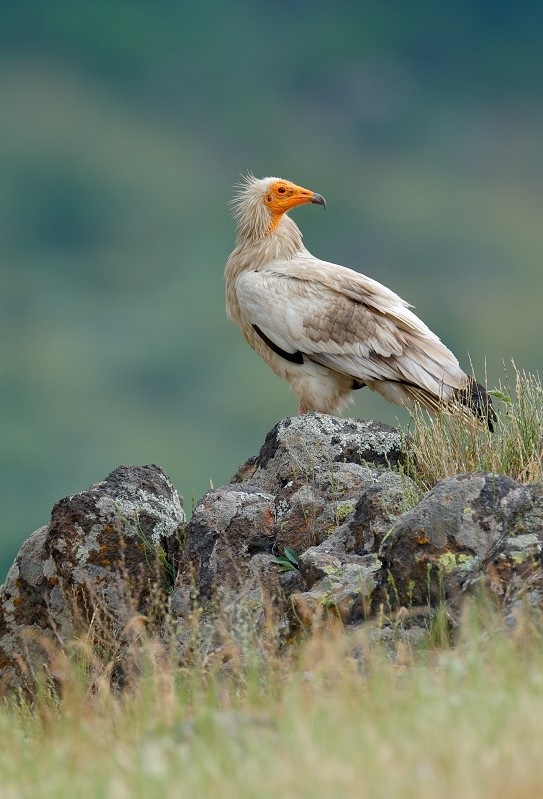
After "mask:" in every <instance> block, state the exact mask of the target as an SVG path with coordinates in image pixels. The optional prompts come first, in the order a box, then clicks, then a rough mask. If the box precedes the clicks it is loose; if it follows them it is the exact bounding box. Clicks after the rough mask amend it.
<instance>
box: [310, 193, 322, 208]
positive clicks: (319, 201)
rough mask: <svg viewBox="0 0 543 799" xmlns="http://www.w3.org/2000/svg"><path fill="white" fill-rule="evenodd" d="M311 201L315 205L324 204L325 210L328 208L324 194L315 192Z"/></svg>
mask: <svg viewBox="0 0 543 799" xmlns="http://www.w3.org/2000/svg"><path fill="white" fill-rule="evenodd" d="M311 202H312V203H314V204H315V205H322V207H323V208H324V210H326V200H325V199H324V197H323V196H322V194H317V193H316V192H314V193H313V196H312V197H311Z"/></svg>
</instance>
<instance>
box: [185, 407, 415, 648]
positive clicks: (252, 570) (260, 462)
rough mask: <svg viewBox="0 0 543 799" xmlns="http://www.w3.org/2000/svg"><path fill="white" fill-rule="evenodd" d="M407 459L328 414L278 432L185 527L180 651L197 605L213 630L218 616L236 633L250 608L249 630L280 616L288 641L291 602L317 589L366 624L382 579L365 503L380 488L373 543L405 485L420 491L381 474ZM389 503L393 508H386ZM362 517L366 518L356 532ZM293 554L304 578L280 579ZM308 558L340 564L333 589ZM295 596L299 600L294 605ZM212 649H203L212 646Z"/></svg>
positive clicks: (376, 432) (384, 438) (381, 428)
mask: <svg viewBox="0 0 543 799" xmlns="http://www.w3.org/2000/svg"><path fill="white" fill-rule="evenodd" d="M401 457H402V440H401V436H400V434H399V433H398V432H397V431H395V430H394V429H393V428H391V427H389V426H387V425H381V424H378V423H375V422H358V421H354V420H352V419H336V418H334V417H330V416H326V415H323V414H307V415H305V416H300V417H295V418H293V419H285V420H283V421H282V422H280V423H279V424H278V425H276V427H275V428H274V429H273V430H272V431H271V432H270V433H269V434H268V435H267V436H266V441H265V442H264V445H263V447H262V449H261V450H260V453H259V454H258V456H256V457H255V458H251V459H250V460H249V461H247V462H246V463H245V464H244V465H243V466H242V467H241V468H240V470H239V471H238V473H237V474H236V476H235V478H234V482H233V483H231V484H230V485H228V486H225V487H224V488H222V489H218V490H214V491H209V492H207V494H206V495H205V496H204V497H203V499H202V500H201V501H200V502H199V503H198V505H197V506H196V509H195V512H194V515H193V517H192V519H191V521H190V523H189V524H188V527H187V536H186V548H185V557H184V561H183V568H182V569H181V571H180V573H179V577H178V581H177V584H176V588H175V590H174V593H173V597H172V609H173V612H174V614H175V616H176V618H177V621H178V635H179V638H180V641H181V642H182V646H184V645H186V642H187V639H188V638H189V637H190V629H189V628H190V624H189V622H188V621H187V619H189V615H190V612H191V608H192V607H193V606H194V598H195V596H197V597H198V602H200V603H201V610H202V612H203V616H202V617H201V620H202V622H203V624H204V626H207V628H209V629H212V627H213V625H212V624H208V622H209V620H210V618H211V617H212V616H215V617H217V616H218V615H222V618H223V622H224V626H225V627H226V628H227V629H228V630H229V631H232V632H234V630H235V627H236V622H235V620H234V619H233V618H232V616H231V613H232V609H235V610H236V612H238V613H239V611H240V608H241V605H242V604H243V603H244V604H245V618H246V619H249V625H250V626H251V628H252V629H258V626H259V624H260V623H261V622H262V621H263V620H265V619H266V618H267V617H268V616H269V613H270V612H274V613H275V614H276V617H277V618H278V620H279V623H280V626H281V629H282V630H283V631H284V632H285V634H288V632H289V631H290V630H292V629H293V627H295V626H296V624H297V623H298V621H299V619H298V620H297V618H296V614H294V615H293V614H292V607H293V602H298V603H302V605H303V603H304V602H305V601H306V600H307V602H308V603H310V597H306V596H305V595H306V593H308V592H310V591H312V590H313V587H314V585H315V584H316V583H319V586H318V587H317V588H316V589H315V590H316V591H317V594H318V597H320V599H319V602H320V600H321V599H323V597H324V596H325V595H327V596H328V598H329V600H330V601H329V607H332V606H333V605H334V602H335V600H334V601H332V599H331V598H330V597H332V595H333V596H335V597H336V599H337V603H336V604H337V607H339V608H341V614H343V615H345V614H346V615H345V618H347V617H348V618H349V619H350V620H353V619H354V618H356V616H357V613H358V615H359V616H360V617H361V614H362V612H363V611H362V606H363V605H365V604H366V599H367V597H368V596H369V594H371V590H370V587H371V588H372V589H373V587H374V586H375V583H376V579H375V578H374V576H373V575H374V573H375V572H376V571H377V566H376V562H377V561H376V559H375V558H374V557H373V556H371V555H370V552H371V550H370V548H366V549H364V542H367V541H368V540H369V537H370V529H368V532H367V537H366V538H364V536H363V535H362V532H361V525H362V521H361V518H362V515H363V514H362V510H361V507H362V506H361V497H363V496H364V495H365V492H367V491H370V490H371V489H374V488H377V489H379V490H380V491H381V492H382V494H383V503H382V508H381V515H380V516H379V519H375V523H374V524H373V527H371V525H370V527H371V531H372V533H371V534H372V535H373V536H374V537H375V536H377V534H378V531H380V534H381V535H382V534H383V528H384V527H385V526H386V529H388V527H389V526H390V524H391V522H392V520H393V519H395V518H396V517H397V515H398V513H399V512H400V507H401V505H402V502H404V504H405V496H404V494H405V491H404V489H405V488H406V486H407V485H408V484H409V485H411V488H412V492H413V491H416V489H414V486H413V484H412V483H411V481H410V480H409V479H408V478H406V477H403V476H402V475H400V474H399V473H397V472H395V473H393V472H391V471H389V470H388V469H386V468H385V465H388V466H393V465H397V464H398V463H399V461H400V459H401ZM385 497H389V499H390V506H389V507H388V508H387V509H385V507H384V504H385V499H384V498H385ZM368 502H369V500H368ZM362 504H363V503H362ZM370 504H371V503H370ZM357 508H358V516H359V517H360V518H359V519H358V522H357V524H356V525H355V526H354V527H353V529H352V530H351V529H350V527H349V523H350V520H351V519H352V517H353V514H356V512H357ZM379 540H380V539H379ZM287 547H288V548H289V549H293V550H294V551H295V552H297V553H298V554H299V555H300V569H299V571H296V570H293V571H292V572H290V573H287V574H281V570H280V568H278V566H277V564H276V563H275V560H274V556H278V555H281V554H282V553H283V552H284V550H285V548H287ZM357 547H358V549H359V551H357ZM311 553H313V555H312V554H311ZM312 557H313V562H314V563H316V562H317V560H319V559H323V561H324V560H326V559H328V560H330V558H332V559H334V560H335V561H337V564H338V567H337V575H339V574H340V573H341V575H342V578H341V580H339V578H337V579H336V577H337V575H336V577H334V578H333V580H332V583H333V585H332V586H331V584H330V575H329V574H326V575H323V574H321V573H319V571H318V569H316V568H310V567H309V562H310V559H311V558H312ZM370 561H371V563H370ZM370 573H371V575H372V577H371V580H370V579H369V577H368V575H369V574H370ZM325 578H326V579H325ZM323 579H324V580H325V582H324V583H322V585H321V584H320V583H321V582H322V580H323ZM368 592H369V593H368ZM295 594H296V595H299V596H300V597H301V598H300V599H298V600H293V599H291V598H292V597H293V596H294V595H295ZM317 594H316V596H317ZM233 598H235V599H233ZM338 603H339V604H338ZM324 604H326V603H325V602H323V605H322V606H324ZM302 605H300V607H301V606H302ZM347 609H349V612H348V613H347ZM364 612H365V611H364ZM225 617H226V621H224V619H225ZM238 637H239V636H238ZM216 643H217V642H216V641H214V642H212V641H207V642H206V647H208V648H209V647H210V646H212V645H214V644H216ZM200 644H201V642H200Z"/></svg>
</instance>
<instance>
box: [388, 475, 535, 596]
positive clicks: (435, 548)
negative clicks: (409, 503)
mask: <svg viewBox="0 0 543 799" xmlns="http://www.w3.org/2000/svg"><path fill="white" fill-rule="evenodd" d="M542 507H543V506H542V504H541V491H540V490H537V489H536V488H535V487H534V486H524V485H519V484H518V483H516V482H515V481H514V480H512V479H511V478H509V477H505V476H503V475H496V474H491V473H489V472H480V473H475V474H468V475H459V476H457V477H452V478H450V479H448V480H443V481H442V482H440V483H438V485H436V486H435V487H434V488H433V489H432V490H431V491H429V492H428V493H427V494H426V495H425V496H424V497H423V499H422V500H421V502H420V503H419V504H418V505H417V506H416V507H414V508H413V509H412V510H410V511H408V512H407V513H405V514H404V515H403V516H402V517H401V518H400V519H399V520H398V521H397V522H396V523H395V524H394V525H393V526H392V528H391V530H390V532H389V533H388V534H387V535H385V537H384V538H383V540H382V543H381V546H380V550H379V556H380V558H381V559H382V560H383V563H384V565H385V568H386V569H387V570H388V571H389V573H390V575H391V578H392V581H393V583H394V590H395V593H396V595H397V598H398V601H399V602H400V603H403V604H415V605H417V604H424V603H425V602H428V601H430V602H432V603H435V602H437V601H439V599H443V598H444V597H445V598H446V599H450V600H453V601H454V600H455V599H456V598H457V597H458V594H459V593H460V592H462V591H464V590H465V589H466V588H469V587H470V586H471V585H473V584H474V583H475V582H477V581H478V580H479V578H481V577H482V576H486V577H489V575H490V574H491V573H492V571H493V570H494V569H496V568H497V567H498V566H499V564H502V566H501V568H502V571H503V564H505V563H508V564H510V563H511V551H512V547H513V548H515V547H516V548H518V547H520V548H521V549H522V550H523V551H524V552H527V551H529V552H530V553H534V552H535V553H537V552H539V551H540V550H541V540H542V532H543V531H542V528H541V511H542ZM519 535H520V536H521V538H519ZM526 535H528V538H524V537H522V536H526Z"/></svg>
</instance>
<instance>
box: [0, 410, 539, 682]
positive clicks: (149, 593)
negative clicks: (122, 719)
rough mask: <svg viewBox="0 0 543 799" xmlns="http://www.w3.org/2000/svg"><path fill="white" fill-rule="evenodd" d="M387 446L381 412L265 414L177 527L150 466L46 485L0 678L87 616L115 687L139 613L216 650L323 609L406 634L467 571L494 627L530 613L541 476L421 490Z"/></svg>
mask: <svg viewBox="0 0 543 799" xmlns="http://www.w3.org/2000/svg"><path fill="white" fill-rule="evenodd" d="M402 458H403V455H402V439H401V436H400V434H399V433H398V432H397V431H395V430H394V429H393V428H390V427H388V426H387V425H380V424H377V423H375V422H357V421H354V420H349V419H335V418H333V417H329V416H324V415H322V414H307V415H305V416H301V417H296V418H294V419H285V420H283V421H282V422H280V423H279V424H278V425H276V427H275V428H274V429H273V430H272V431H271V432H270V433H269V434H268V435H267V436H266V440H265V442H264V445H263V446H262V449H261V450H260V452H259V454H258V455H257V456H255V457H254V458H251V459H249V460H248V461H247V462H246V463H245V464H244V465H243V466H242V467H240V469H239V470H238V473H237V475H236V477H235V479H234V481H233V482H232V483H230V484H229V485H226V486H224V487H223V488H219V489H214V490H212V491H208V492H207V493H206V494H205V496H204V497H203V498H202V499H201V500H200V502H199V503H198V504H197V506H196V508H195V511H194V514H193V517H192V519H191V520H190V522H189V523H188V524H187V525H185V523H184V514H183V510H182V504H181V499H180V497H179V495H178V494H177V492H176V490H175V489H174V487H173V486H172V484H171V483H170V481H169V480H168V478H167V476H166V475H165V474H164V472H163V471H162V470H161V469H159V468H158V467H157V466H143V467H131V466H121V467H119V468H118V469H116V470H115V471H114V472H112V473H111V474H110V475H109V476H108V477H107V478H106V479H105V480H104V481H103V482H102V483H98V484H96V485H93V486H91V487H90V488H89V490H88V491H85V492H82V493H81V494H75V495H74V496H71V497H67V498H65V499H63V500H61V501H60V502H58V503H57V504H56V505H55V507H54V508H53V512H52V515H51V521H50V523H49V524H48V525H47V526H46V527H42V528H41V529H40V530H37V531H36V532H35V533H34V534H33V535H32V536H31V537H30V538H29V539H28V540H27V541H26V542H25V543H24V545H23V547H22V548H21V551H20V552H19V554H18V555H17V558H16V560H15V563H14V564H13V566H12V568H11V569H10V571H9V573H8V578H7V581H6V583H5V585H4V586H3V587H2V588H1V589H0V687H1V685H2V682H3V683H4V684H5V685H10V686H12V687H13V686H16V685H22V686H28V687H31V685H32V681H33V680H34V677H35V674H36V673H37V672H39V670H40V668H41V667H42V666H43V663H44V661H47V660H48V658H50V656H51V652H52V651H53V648H54V647H57V649H58V647H59V646H60V647H62V646H64V645H65V644H66V643H67V642H68V641H69V640H70V638H71V637H73V636H74V635H77V634H79V633H80V632H81V631H83V632H85V631H86V630H87V631H88V629H89V627H91V628H92V634H93V635H95V636H96V634H97V632H100V631H101V632H102V635H103V636H104V637H103V640H102V641H101V642H100V644H101V646H102V655H103V656H104V657H105V658H106V660H107V657H108V656H109V659H110V661H111V662H113V661H115V662H116V663H117V664H118V669H117V675H116V679H117V684H121V683H122V677H123V674H124V673H125V672H123V668H124V665H123V664H124V663H125V662H126V657H125V655H126V656H127V653H128V652H129V650H130V649H132V651H134V650H135V649H136V647H132V648H131V647H129V646H127V644H128V643H130V641H133V640H134V634H133V633H131V632H130V630H131V624H132V622H133V620H134V618H138V617H141V616H145V618H146V619H147V620H150V623H154V624H155V627H154V629H155V630H157V629H159V628H160V625H161V624H162V623H165V621H166V618H167V621H168V625H169V624H170V623H171V622H172V620H173V623H174V626H175V629H176V632H177V642H178V646H179V654H180V656H181V659H183V660H186V661H187V662H188V661H189V660H190V658H191V657H192V656H193V655H194V654H195V653H198V655H199V656H200V657H202V656H203V657H204V662H207V660H206V658H208V657H215V656H218V657H220V658H222V659H223V661H225V662H226V661H227V660H228V658H230V657H238V656H239V655H240V654H241V655H243V653H249V652H253V653H254V651H255V644H256V647H257V650H258V647H259V646H261V645H265V643H266V640H268V639H269V637H270V636H271V637H273V640H274V641H275V642H276V643H277V641H279V642H285V641H289V640H292V639H293V637H295V636H296V635H297V634H298V632H299V631H300V630H305V629H312V628H314V626H315V625H316V624H319V623H320V622H321V621H322V620H323V619H330V618H332V619H334V620H336V623H337V624H340V625H358V624H360V623H362V622H365V621H367V620H368V619H371V618H372V617H373V618H375V617H377V620H378V621H376V622H375V624H374V625H373V627H374V628H375V629H374V632H373V633H372V635H373V638H371V640H374V641H376V642H377V641H380V642H381V643H384V644H385V648H386V647H387V646H389V645H391V643H394V642H395V641H397V640H398V636H400V639H399V640H401V641H403V642H404V643H405V644H406V646H410V645H411V644H412V642H413V641H415V640H419V639H420V637H421V635H423V634H424V631H425V629H427V628H428V626H429V625H430V623H431V614H432V612H433V611H432V609H433V608H436V607H437V606H438V605H439V604H440V603H445V604H446V606H447V610H448V613H449V614H454V613H455V612H456V611H458V610H459V607H460V604H461V600H462V599H463V597H464V596H466V594H468V593H469V592H474V591H477V590H479V586H481V585H484V586H486V588H487V589H488V591H490V592H491V594H492V595H493V596H494V598H495V600H496V604H497V606H499V607H501V608H502V610H503V614H504V616H505V619H506V620H507V622H508V623H510V624H511V625H513V624H514V623H515V619H516V618H517V616H518V613H519V612H520V611H523V612H524V611H525V610H526V609H528V610H531V609H533V610H535V611H537V612H538V613H540V611H541V608H542V607H543V572H542V568H541V565H542V563H541V556H542V551H543V483H536V484H532V485H521V484H519V483H517V482H515V481H514V480H512V479H510V478H509V477H505V476H502V475H496V474H490V473H487V472H481V473H476V474H468V475H458V476H456V477H452V478H450V479H448V480H443V481H442V482H440V483H439V484H438V485H436V486H435V487H434V488H433V489H432V490H431V491H429V492H427V493H426V494H424V495H423V496H421V494H420V492H419V490H418V489H417V488H416V486H415V484H414V483H413V481H412V480H410V479H409V477H407V476H406V475H405V474H403V473H402V469H401V465H402ZM391 467H392V468H391ZM285 549H286V551H287V553H288V555H289V558H290V560H289V559H288V558H287V559H285V558H283V560H282V561H281V559H279V561H278V556H282V555H283V553H284V552H285ZM290 550H294V552H295V555H296V556H294V555H293V554H292V552H291V551H290ZM178 565H179V569H177V567H178ZM174 578H175V581H174ZM157 597H159V598H160V601H158V602H157ZM168 605H169V608H170V611H171V616H167V617H166V611H167V606H168ZM389 628H390V629H389ZM168 629H170V627H169V628H168ZM266 636H268V639H267V638H266ZM368 640H369V639H368ZM387 642H388V643H387ZM108 647H109V649H108ZM113 650H114V651H113ZM391 651H392V650H391ZM108 653H109V654H108ZM232 653H235V654H232ZM119 670H120V671H119Z"/></svg>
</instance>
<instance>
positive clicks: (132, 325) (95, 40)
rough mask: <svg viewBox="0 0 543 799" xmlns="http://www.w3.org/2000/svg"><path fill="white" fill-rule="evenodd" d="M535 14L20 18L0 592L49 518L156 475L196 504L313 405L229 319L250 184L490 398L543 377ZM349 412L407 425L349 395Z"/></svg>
mask: <svg viewBox="0 0 543 799" xmlns="http://www.w3.org/2000/svg"><path fill="white" fill-rule="evenodd" d="M542 27H543V5H542V4H541V3H538V2H533V3H531V2H520V3H516V4H515V3H511V2H501V0H488V2H482V0H457V2H456V3H454V4H453V3H440V2H436V0H434V1H433V2H430V1H429V0H427V1H425V0H421V1H420V2H416V0H415V2H412V3H405V2H401V1H400V0H396V2H394V1H391V2H384V0H371V1H370V0H359V2H335V3H331V2H330V0H326V2H323V1H321V0H311V2H309V0H297V2H292V3H287V2H281V1H280V0H279V2H276V3H273V4H270V3H264V2H260V0H252V1H251V2H244V1H241V0H238V1H237V2H224V3H217V2H211V3H210V2H205V0H204V2H198V3H187V2H180V1H179V0H178V1H177V2H173V0H161V2H156V1H155V2H151V0H94V2H92V3H89V2H88V1H87V2H83V1H82V0H47V2H25V0H17V2H9V0H6V1H5V2H2V3H1V5H0V109H1V112H0V113H1V120H2V121H1V125H0V241H1V245H0V246H1V250H2V257H1V292H0V303H1V311H0V326H1V331H2V335H1V347H0V359H1V393H0V418H1V424H2V435H1V455H0V492H1V497H0V499H1V509H2V512H1V517H0V518H1V531H0V535H1V538H0V581H1V579H2V578H3V576H4V574H5V572H6V570H7V567H8V566H9V564H10V563H11V561H12V559H13V557H14V555H15V554H16V552H17V550H18V547H19V545H20V543H21V542H22V540H23V539H24V538H25V537H26V536H27V535H28V534H29V533H31V532H32V530H34V529H35V528H36V527H38V526H40V525H41V524H44V523H46V522H47V521H48V518H49V512H50V509H51V506H52V505H53V503H54V502H55V501H56V500H58V499H59V498H61V497H62V496H64V495H66V494H69V493H73V492H75V491H80V490H83V489H85V488H86V487H87V486H88V485H89V484H90V483H92V482H95V481H98V480H100V479H102V478H103V477H104V476H105V475H106V474H107V473H108V472H109V471H110V470H111V469H112V468H114V467H115V466H117V465H118V464H120V463H150V462H151V463H158V464H160V465H161V466H162V467H163V468H164V469H166V471H167V472H168V474H169V475H170V476H171V478H172V479H173V481H174V483H175V485H176V486H177V487H178V489H179V490H180V492H181V493H182V494H183V495H184V497H185V506H186V507H187V509H188V510H189V512H190V509H191V505H192V503H193V501H194V500H197V499H198V498H199V497H200V496H201V495H202V494H203V493H204V491H205V490H206V489H207V488H208V487H209V485H210V481H211V482H212V483H213V484H214V485H220V484H223V483H225V482H226V481H227V480H228V478H229V477H230V476H231V474H232V473H233V472H234V471H235V470H236V468H237V466H238V465H239V464H240V463H241V462H243V461H244V460H245V459H246V458H247V457H248V456H249V455H251V454H253V453H255V452H256V451H257V450H258V448H259V446H260V444H261V443H262V441H263V439H264V436H265V434H266V432H267V431H268V430H269V429H270V428H271V427H272V426H273V425H274V424H275V423H276V422H277V420H279V419H280V418H282V417H284V416H288V415H291V414H292V413H294V412H295V409H296V402H295V400H294V397H293V396H292V395H290V393H289V391H288V387H287V386H286V384H283V383H281V381H279V380H278V379H277V378H276V377H275V376H274V375H273V374H272V373H271V372H270V371H269V370H268V369H267V367H266V366H265V365H264V364H263V363H262V362H261V361H260V360H259V359H258V358H257V356H256V355H255V354H254V353H252V352H251V351H250V350H249V348H248V347H247V346H246V345H245V343H244V342H243V340H242V338H241V335H240V334H239V332H238V331H237V330H236V329H234V327H233V326H232V325H230V324H229V323H228V322H227V320H226V318H225V312H224V298H223V278H222V272H223V267H224V263H225V261H226V258H227V256H228V254H229V252H230V250H231V249H232V247H233V242H234V229H233V224H232V221H231V219H230V216H229V210H228V200H229V198H230V196H231V187H232V184H233V183H235V182H236V181H237V180H238V179H239V173H240V172H245V171H247V170H251V171H253V172H254V173H255V174H256V175H257V176H264V175H279V176H282V177H286V178H290V179H292V180H294V181H296V182H297V183H300V184H302V185H306V186H307V187H308V188H311V189H313V190H314V191H318V192H320V193H321V194H323V195H324V196H325V197H326V199H327V201H328V210H327V211H326V213H325V214H323V212H322V210H321V209H319V208H313V207H307V208H301V209H298V210H296V212H295V213H294V216H295V218H296V220H297V222H298V223H299V225H300V226H301V228H302V230H303V232H304V234H305V242H306V244H307V246H308V248H309V249H310V250H311V251H312V252H314V253H315V254H317V255H319V256H321V257H323V258H326V259H328V260H332V261H336V262H338V263H342V264H345V265H348V266H353V267H355V268H358V269H360V271H362V272H365V273H367V274H369V275H371V276H372V277H375V278H377V279H378V280H381V281H382V282H384V283H386V284H387V285H389V286H390V287H391V288H393V289H395V290H396V291H397V292H399V293H400V294H401V295H402V296H404V297H405V298H406V299H408V300H409V301H411V302H412V303H414V304H415V306H416V311H417V313H418V314H419V315H420V316H421V317H422V318H423V319H424V320H425V321H426V322H427V323H428V324H429V325H430V326H431V327H432V328H433V329H434V330H435V331H436V332H437V333H438V334H439V335H440V336H441V337H442V338H443V339H444V340H445V342H446V343H447V344H448V345H449V346H450V347H452V348H453V349H454V351H455V352H456V354H457V355H458V357H459V359H460V361H461V362H462V363H463V364H464V365H465V367H468V366H469V357H470V356H471V358H472V360H473V363H474V366H475V368H476V369H477V370H478V371H479V372H481V371H484V363H485V359H486V361H487V366H488V377H489V382H490V383H491V384H493V383H496V381H497V380H498V379H499V378H500V377H501V376H503V371H502V361H503V360H506V361H507V360H509V359H510V358H511V357H513V358H514V359H515V361H516V363H517V365H518V366H519V367H520V368H524V369H529V370H532V371H538V370H539V366H540V348H541V327H542V322H541V301H542V290H541V289H542V285H543V280H542V277H541V257H540V253H541V250H542V248H543V247H542V245H543V216H542V210H543V157H542V156H543V144H542V142H543V99H542V98H543V92H542V89H543V48H542V47H541V30H542ZM353 415H356V416H359V417H366V418H368V417H374V418H378V419H382V420H385V421H389V422H392V423H395V421H396V420H397V419H399V420H400V421H405V417H404V416H403V415H402V413H401V412H400V411H399V410H398V409H396V408H394V407H391V406H388V405H387V404H386V403H385V402H384V401H383V400H381V399H380V398H378V397H375V396H373V395H371V394H370V393H369V392H364V391H361V392H357V402H356V405H355V406H354V409H353Z"/></svg>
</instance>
